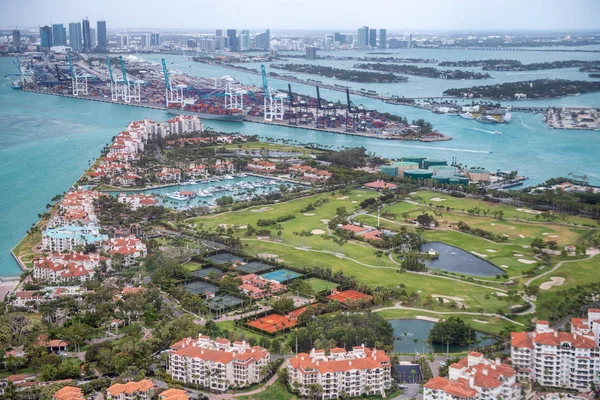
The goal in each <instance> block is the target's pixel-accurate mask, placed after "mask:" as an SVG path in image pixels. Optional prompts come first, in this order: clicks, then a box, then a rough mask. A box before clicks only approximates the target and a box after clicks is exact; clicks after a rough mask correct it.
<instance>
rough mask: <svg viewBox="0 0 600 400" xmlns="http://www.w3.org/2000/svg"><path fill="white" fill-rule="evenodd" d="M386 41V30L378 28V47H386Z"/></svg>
mask: <svg viewBox="0 0 600 400" xmlns="http://www.w3.org/2000/svg"><path fill="white" fill-rule="evenodd" d="M386 42H387V30H386V29H380V30H379V48H381V49H385V48H386V47H387V46H386Z"/></svg>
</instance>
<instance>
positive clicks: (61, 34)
mask: <svg viewBox="0 0 600 400" xmlns="http://www.w3.org/2000/svg"><path fill="white" fill-rule="evenodd" d="M66 45H67V34H66V29H65V27H64V26H63V24H53V25H52V46H66Z"/></svg>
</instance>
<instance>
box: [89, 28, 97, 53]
mask: <svg viewBox="0 0 600 400" xmlns="http://www.w3.org/2000/svg"><path fill="white" fill-rule="evenodd" d="M90 45H91V47H92V49H95V48H96V46H97V45H98V36H97V35H96V30H95V29H94V28H90Z"/></svg>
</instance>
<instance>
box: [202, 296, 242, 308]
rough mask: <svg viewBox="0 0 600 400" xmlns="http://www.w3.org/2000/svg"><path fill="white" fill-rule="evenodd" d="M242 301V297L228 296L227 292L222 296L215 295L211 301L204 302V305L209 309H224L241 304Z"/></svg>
mask: <svg viewBox="0 0 600 400" xmlns="http://www.w3.org/2000/svg"><path fill="white" fill-rule="evenodd" d="M243 302H244V301H243V300H242V299H238V298H237V297H233V296H230V295H228V294H226V295H223V296H215V297H213V298H212V300H211V301H209V302H208V303H206V306H207V307H208V308H209V309H210V310H211V311H216V310H225V309H229V308H233V307H237V306H239V305H240V304H242V303H243Z"/></svg>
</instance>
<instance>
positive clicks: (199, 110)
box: [167, 104, 246, 122]
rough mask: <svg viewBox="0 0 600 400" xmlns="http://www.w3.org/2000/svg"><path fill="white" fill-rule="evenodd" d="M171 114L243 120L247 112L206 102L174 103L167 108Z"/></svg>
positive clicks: (235, 120) (221, 119)
mask: <svg viewBox="0 0 600 400" xmlns="http://www.w3.org/2000/svg"><path fill="white" fill-rule="evenodd" d="M167 111H168V112H169V114H175V115H196V116H198V117H200V119H208V120H216V121H228V122H242V121H243V120H244V117H245V116H246V114H244V113H243V112H241V111H238V110H228V109H225V108H221V107H214V106H211V105H205V104H186V105H185V106H183V107H177V106H175V105H173V106H172V107H171V106H170V107H169V108H167Z"/></svg>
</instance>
